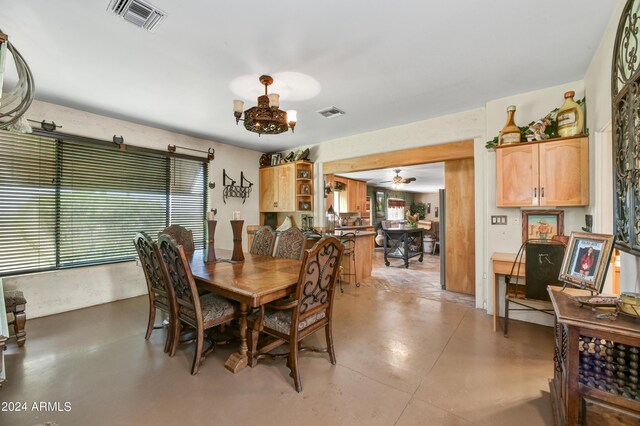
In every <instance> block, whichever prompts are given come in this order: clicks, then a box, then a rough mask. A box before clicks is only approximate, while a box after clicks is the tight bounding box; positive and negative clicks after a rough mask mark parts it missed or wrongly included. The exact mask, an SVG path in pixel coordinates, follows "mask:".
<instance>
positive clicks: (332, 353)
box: [324, 323, 336, 365]
mask: <svg viewBox="0 0 640 426" xmlns="http://www.w3.org/2000/svg"><path fill="white" fill-rule="evenodd" d="M324 332H325V335H326V337H327V352H329V360H331V364H333V365H336V352H335V350H334V349H333V333H332V331H331V323H328V324H327V325H325V327H324Z"/></svg>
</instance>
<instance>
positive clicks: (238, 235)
mask: <svg viewBox="0 0 640 426" xmlns="http://www.w3.org/2000/svg"><path fill="white" fill-rule="evenodd" d="M243 225H244V220H232V221H231V229H232V230H233V254H232V255H231V260H232V261H234V262H242V261H244V254H243V253H242V227H243Z"/></svg>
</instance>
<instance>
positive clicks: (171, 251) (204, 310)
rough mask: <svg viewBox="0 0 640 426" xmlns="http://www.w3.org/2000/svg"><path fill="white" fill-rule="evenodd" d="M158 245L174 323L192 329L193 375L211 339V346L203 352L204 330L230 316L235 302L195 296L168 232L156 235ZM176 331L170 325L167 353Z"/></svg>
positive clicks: (187, 270)
mask: <svg viewBox="0 0 640 426" xmlns="http://www.w3.org/2000/svg"><path fill="white" fill-rule="evenodd" d="M158 246H159V248H160V253H161V255H162V257H161V259H162V262H161V264H162V271H163V274H164V277H165V280H166V281H167V283H169V284H170V285H171V286H172V287H173V289H174V292H175V305H174V309H175V313H176V318H177V322H179V323H184V324H185V325H188V326H191V327H193V328H194V329H195V330H196V350H195V353H194V355H193V365H192V366H191V374H193V375H195V374H197V373H198V369H199V368H200V364H201V363H202V361H204V358H205V357H206V355H207V354H209V352H211V351H212V350H213V348H214V342H213V341H211V346H209V348H207V350H205V351H204V352H203V345H204V337H205V336H204V333H205V331H207V330H209V329H211V328H213V327H216V326H218V325H221V324H224V323H226V322H229V321H231V320H232V319H234V318H235V317H236V311H237V307H236V305H235V303H233V302H231V301H230V300H228V299H226V298H224V297H222V296H218V295H217V294H214V293H206V294H204V295H203V296H200V295H198V289H197V287H196V282H195V280H194V278H193V274H192V273H191V267H190V266H189V261H188V260H187V255H186V254H185V250H184V248H183V247H182V246H180V245H178V243H177V242H176V241H175V240H174V239H173V238H171V236H170V235H167V234H164V235H160V237H159V238H158ZM179 333H180V331H179V327H174V328H173V337H172V339H173V340H172V341H173V342H174V344H173V345H172V346H171V352H170V355H171V356H173V355H175V353H176V350H177V347H178V345H177V344H176V342H178V341H179Z"/></svg>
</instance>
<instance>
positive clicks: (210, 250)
mask: <svg viewBox="0 0 640 426" xmlns="http://www.w3.org/2000/svg"><path fill="white" fill-rule="evenodd" d="M212 213H213V212H212ZM217 223H218V221H217V220H207V260H205V262H206V263H211V262H217V261H218V259H217V258H216V248H215V236H216V224H217Z"/></svg>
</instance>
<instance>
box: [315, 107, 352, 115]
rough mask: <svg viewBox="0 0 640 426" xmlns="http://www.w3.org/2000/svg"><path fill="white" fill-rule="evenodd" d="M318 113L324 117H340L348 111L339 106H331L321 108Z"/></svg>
mask: <svg viewBox="0 0 640 426" xmlns="http://www.w3.org/2000/svg"><path fill="white" fill-rule="evenodd" d="M318 114H320V115H321V116H323V117H324V118H333V117H339V116H341V115H345V114H346V113H345V112H344V111H343V110H341V109H339V108H336V107H334V106H331V107H329V108H324V109H321V110H320V111H318Z"/></svg>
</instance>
